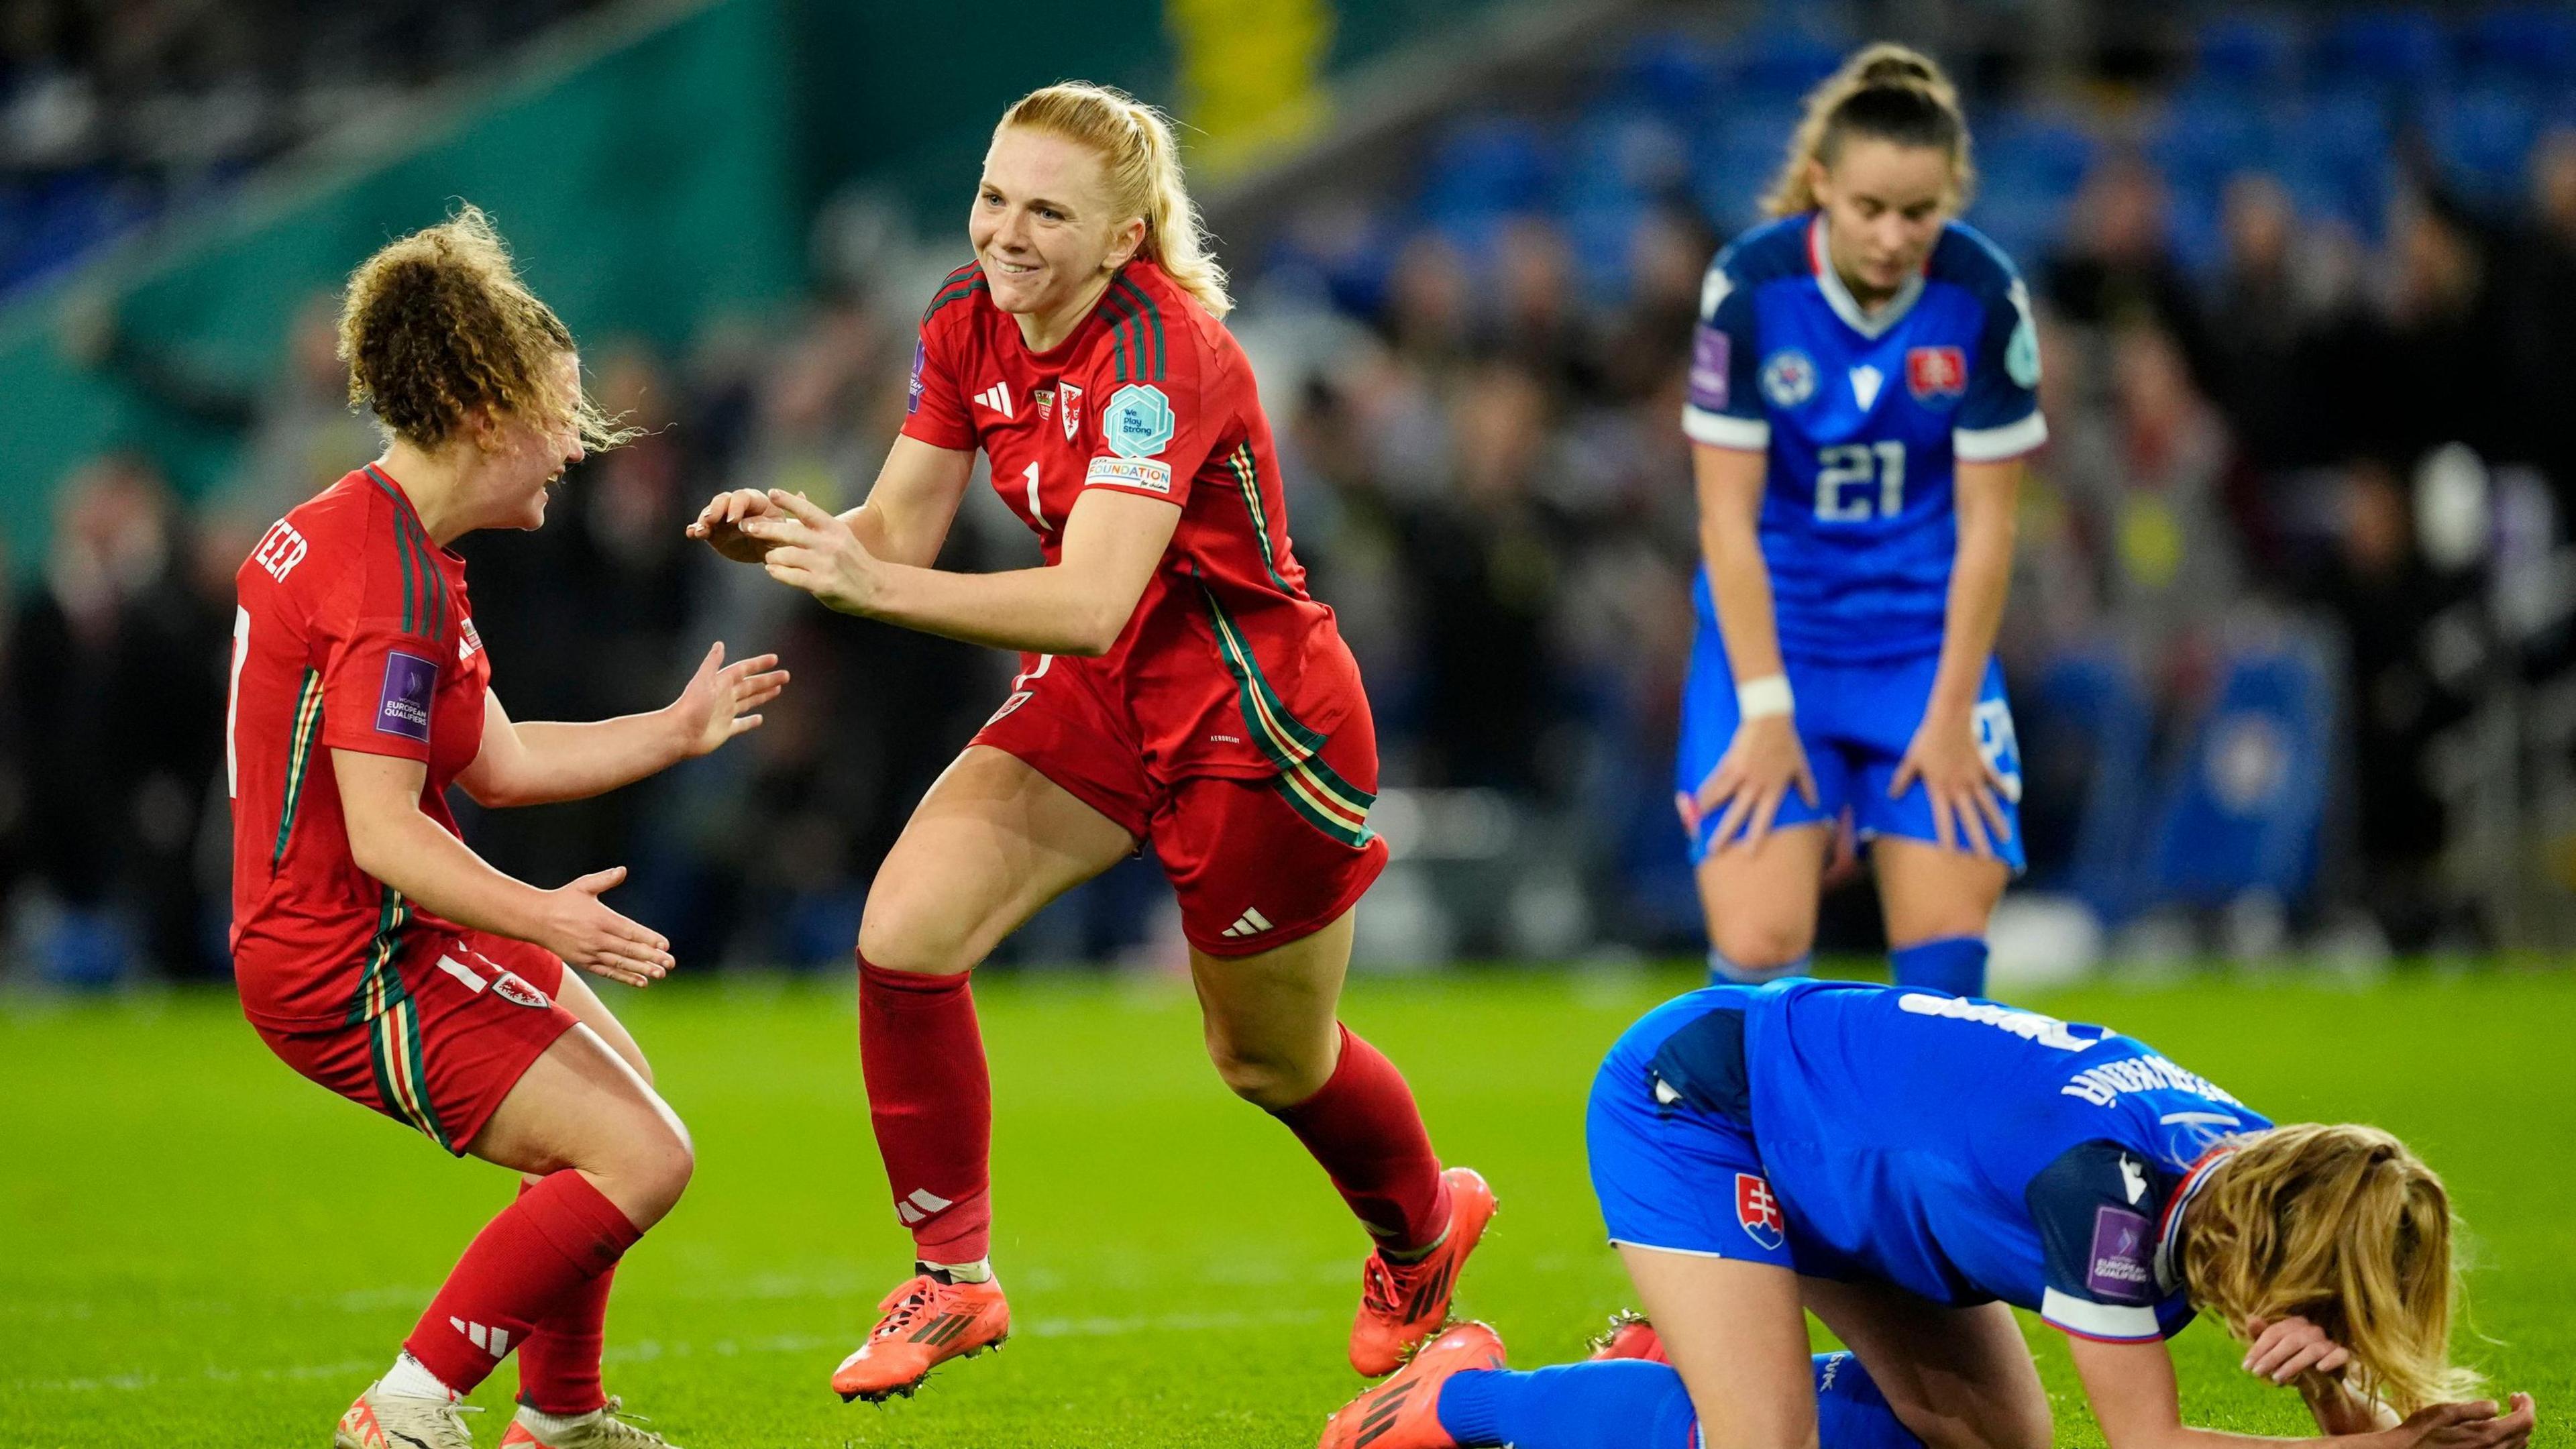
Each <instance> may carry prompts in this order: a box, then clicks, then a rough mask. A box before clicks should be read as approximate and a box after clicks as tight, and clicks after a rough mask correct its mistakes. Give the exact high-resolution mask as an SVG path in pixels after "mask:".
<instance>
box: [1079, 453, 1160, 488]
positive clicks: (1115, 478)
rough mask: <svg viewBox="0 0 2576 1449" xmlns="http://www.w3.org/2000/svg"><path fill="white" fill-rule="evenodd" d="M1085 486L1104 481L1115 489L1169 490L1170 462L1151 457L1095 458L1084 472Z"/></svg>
mask: <svg viewBox="0 0 2576 1449" xmlns="http://www.w3.org/2000/svg"><path fill="white" fill-rule="evenodd" d="M1082 481H1083V485H1084V486H1085V487H1088V486H1090V485H1091V484H1094V483H1107V484H1109V485H1111V486H1113V487H1117V488H1142V489H1144V490H1145V491H1146V492H1148V493H1169V492H1171V491H1172V465H1171V464H1169V463H1165V462H1160V461H1158V460H1156V459H1153V458H1094V459H1092V460H1091V471H1089V472H1087V473H1085V474H1083V476H1082Z"/></svg>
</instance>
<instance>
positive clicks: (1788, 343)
mask: <svg viewBox="0 0 2576 1449" xmlns="http://www.w3.org/2000/svg"><path fill="white" fill-rule="evenodd" d="M1825 257H1826V250H1825V219H1824V216H1823V214H1822V213H1809V214H1806V215H1801V216H1792V217H1784V218H1782V219H1780V220H1778V221H1775V222H1772V223H1770V224H1768V225H1766V226H1761V227H1757V228H1755V229H1754V230H1752V231H1749V232H1747V233H1745V234H1744V235H1743V236H1741V237H1739V238H1737V239H1736V241H1735V243H1734V244H1733V245H1731V246H1729V247H1727V248H1726V249H1725V250H1724V251H1722V252H1720V253H1718V255H1717V259H1716V260H1715V261H1714V262H1712V263H1710V264H1709V269H1708V276H1707V279H1706V280H1705V281H1704V282H1702V284H1701V286H1700V321H1699V328H1698V331H1697V333H1696V335H1695V338H1694V341H1693V344H1692V352H1691V370H1690V387H1689V401H1688V402H1687V404H1686V405H1685V406H1684V407H1683V409H1682V429H1683V431H1684V432H1686V433H1688V434H1689V435H1690V437H1691V439H1692V440H1693V441H1694V442H1700V443H1706V444H1710V445H1712V446H1715V447H1721V448H1741V449H1745V450H1748V451H1756V452H1765V453H1767V454H1768V455H1769V459H1770V467H1769V476H1768V480H1767V484H1766V487H1765V491H1764V495H1763V500H1762V521H1761V537H1762V555H1763V558H1764V559H1765V560H1766V561H1767V562H1768V564H1769V566H1770V573H1771V591H1772V597H1773V599H1774V602H1775V607H1776V610H1777V614H1778V626H1779V636H1780V647H1781V649H1782V650H1783V651H1785V652H1787V653H1789V654H1792V655H1804V656H1807V657H1810V658H1817V659H1827V660H1835V661H1841V662H1848V663H1865V662H1870V661H1874V660H1882V659H1894V658H1901V657H1905V656H1908V655H1915V654H1928V653H1937V652H1938V651H1939V650H1940V647H1941V628H1942V621H1943V617H1944V614H1945V612H1946V604H1947V600H1948V593H1949V587H1950V563H1951V558H1952V555H1953V554H1954V553H1955V552H1956V550H1957V548H1958V520H1957V516H1956V514H1955V513H1954V512H1953V510H1952V507H1951V484H1952V476H1953V465H1954V463H1955V462H1956V461H1959V460H1965V461H1968V462H1995V461H1999V460H2002V459H2006V458H2014V457H2019V456H2020V455H2022V454H2024V453H2027V452H2029V451H2030V450H2031V449H2033V448H2036V447H2038V446H2039V445H2040V444H2041V443H2043V442H2046V441H2047V439H2048V425H2047V423H2046V422H2045V421H2044V420H2043V419H2042V418H2041V417H2040V414H2039V397H2038V393H2037V388H2038V386H2039V337H2038V333H2037V331H2036V330H2035V328H2034V327H2033V325H2032V322H2031V312H2030V291H2029V288H2028V287H2026V286H2025V285H2024V284H2023V282H2022V280H2021V277H2020V276H2019V274H2017V273H2016V272H2014V270H2013V266H2012V263H2011V262H2010V261H2009V260H2007V259H2006V258H2005V257H2004V254H2003V253H2002V251H2000V250H1998V249H1997V248H1996V246H1995V245H1994V243H1992V242H1990V241H1988V240H1986V239H1985V238H1984V237H1983V236H1981V235H1979V234H1978V233H1977V232H1976V231H1974V230H1972V229H1970V228H1969V227H1967V226H1965V225H1963V224H1961V223H1959V222H1955V221H1954V222H1951V223H1950V224H1949V225H1948V226H1947V227H1946V228H1945V229H1944V230H1943V232H1942V235H1941V238H1940V240H1939V241H1937V242H1935V243H1934V244H1933V247H1932V253H1931V256H1930V257H1929V258H1928V259H1927V261H1926V263H1925V266H1924V270H1923V274H1922V275H1921V276H1919V277H1917V278H1915V279H1913V280H1912V281H1909V282H1907V283H1906V285H1905V287H1904V289H1903V290H1902V291H1900V292H1899V293H1898V294H1897V295H1896V296H1895V297H1893V298H1891V299H1890V300H1889V301H1888V303H1887V305H1885V306H1884V307H1882V308H1880V309H1879V311H1878V312H1877V314H1876V315H1874V316H1871V315H1864V314H1863V312H1862V311H1861V308H1860V304H1859V303H1857V302H1856V301H1854V300H1853V299H1852V295H1851V292H1850V290H1849V289H1847V288H1846V287H1844V286H1843V284H1842V280H1841V279H1840V278H1839V277H1838V276H1836V275H1835V273H1834V269H1833V267H1832V266H1831V265H1830V264H1828V263H1827V262H1826V261H1825Z"/></svg>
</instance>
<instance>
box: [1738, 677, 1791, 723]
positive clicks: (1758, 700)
mask: <svg viewBox="0 0 2576 1449" xmlns="http://www.w3.org/2000/svg"><path fill="white" fill-rule="evenodd" d="M1796 707H1797V701H1796V700H1795V699H1792V698H1791V697H1790V695H1789V676H1787V675H1785V674H1766V675H1763V676H1762V677H1761V678H1760V679H1748V680H1746V681H1744V682H1743V683H1742V684H1739V685H1737V686H1735V712H1736V713H1737V714H1738V715H1740V716H1742V717H1743V718H1745V719H1748V720H1754V719H1769V718H1771V717H1772V716H1774V715H1783V714H1787V713H1789V712H1790V711H1791V710H1793V709H1795V708H1796Z"/></svg>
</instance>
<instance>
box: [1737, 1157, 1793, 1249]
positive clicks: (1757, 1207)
mask: <svg viewBox="0 0 2576 1449" xmlns="http://www.w3.org/2000/svg"><path fill="white" fill-rule="evenodd" d="M1735 1220H1736V1221H1737V1222H1739V1223H1742V1224H1743V1225H1744V1235H1745V1236H1746V1237H1749V1238H1751V1239H1752V1240H1753V1241H1754V1242H1755V1243H1757V1244H1759V1245H1760V1246H1762V1247H1763V1248H1764V1249H1766V1250H1768V1251H1771V1252H1775V1253H1776V1252H1778V1251H1779V1250H1780V1247H1781V1245H1782V1244H1784V1243H1786V1242H1788V1241H1789V1233H1788V1220H1787V1219H1786V1218H1784V1217H1782V1216H1781V1213H1780V1199H1779V1197H1778V1196H1777V1195H1776V1194H1774V1193H1773V1192H1772V1191H1771V1182H1770V1179H1768V1178H1764V1177H1760V1176H1757V1175H1755V1174H1753V1173H1750V1172H1739V1173H1737V1174H1736V1175H1735Z"/></svg>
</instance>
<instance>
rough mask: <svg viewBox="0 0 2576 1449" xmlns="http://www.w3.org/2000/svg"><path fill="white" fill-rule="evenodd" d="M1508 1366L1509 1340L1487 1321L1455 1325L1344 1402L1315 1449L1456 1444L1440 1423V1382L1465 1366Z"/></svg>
mask: <svg viewBox="0 0 2576 1449" xmlns="http://www.w3.org/2000/svg"><path fill="white" fill-rule="evenodd" d="M1502 1367H1504V1363H1503V1340H1502V1336H1501V1335H1500V1334H1497V1333H1495V1332H1494V1330H1492V1329H1491V1328H1488V1327H1486V1326H1485V1325H1484V1324H1481V1323H1459V1324H1453V1325H1451V1326H1450V1327H1449V1328H1448V1329H1446V1330H1444V1331H1443V1332H1442V1333H1441V1335H1440V1336H1439V1337H1438V1338H1435V1339H1433V1340H1431V1342H1429V1343H1427V1344H1425V1345H1423V1347H1422V1350H1421V1352H1419V1353H1416V1354H1415V1355H1414V1356H1413V1361H1412V1362H1411V1363H1408V1364H1406V1365H1405V1366H1404V1371H1403V1372H1402V1373H1399V1374H1397V1375H1396V1376H1395V1377H1394V1378H1391V1379H1388V1380H1387V1381H1386V1382H1385V1383H1382V1384H1380V1385H1378V1386H1377V1387H1376V1388H1373V1389H1371V1390H1369V1391H1368V1392H1367V1393H1364V1394H1362V1395H1360V1396H1359V1397H1358V1398H1356V1399H1353V1400H1351V1401H1350V1402H1349V1403H1347V1404H1344V1405H1343V1406H1342V1410H1341V1412H1340V1413H1338V1414H1335V1415H1334V1416H1333V1417H1332V1418H1330V1419H1328V1420H1326V1421H1325V1423H1324V1437H1323V1439H1322V1440H1320V1441H1319V1442H1318V1443H1317V1444H1316V1446H1315V1449H1453V1446H1454V1445H1456V1443H1457V1442H1458V1441H1457V1440H1455V1439H1452V1438H1450V1437H1449V1431H1448V1430H1446V1429H1444V1428H1441V1427H1440V1386H1441V1385H1442V1384H1445V1383H1447V1382H1449V1376H1450V1375H1452V1374H1455V1373H1458V1372H1459V1371H1461V1370H1464V1369H1498V1368H1502Z"/></svg>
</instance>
